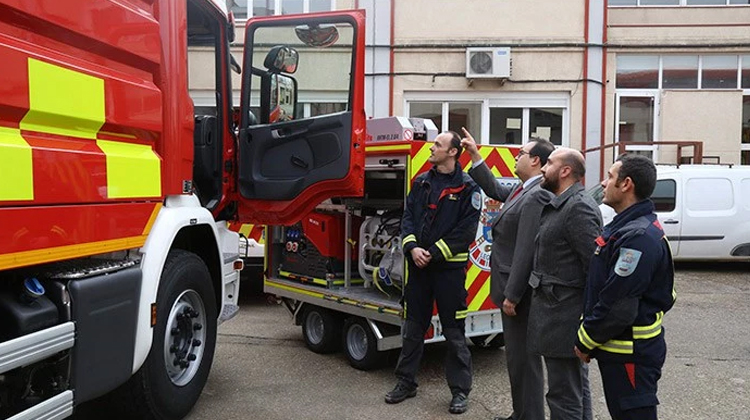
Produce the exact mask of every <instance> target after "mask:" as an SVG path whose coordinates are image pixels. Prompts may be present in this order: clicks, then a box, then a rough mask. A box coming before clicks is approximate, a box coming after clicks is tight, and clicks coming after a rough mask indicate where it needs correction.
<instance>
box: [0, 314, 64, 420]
mask: <svg viewBox="0 0 750 420" xmlns="http://www.w3.org/2000/svg"><path fill="white" fill-rule="evenodd" d="M74 343H75V324H73V323H72V322H66V323H64V324H60V325H55V326H54V327H50V328H47V329H44V330H41V331H37V332H35V333H31V334H28V335H24V336H23V337H18V338H15V339H13V340H10V341H6V342H4V343H0V373H4V372H7V371H9V370H13V369H15V368H17V367H20V366H26V365H29V364H31V363H34V362H38V361H40V360H44V359H46V358H47V357H49V356H52V355H53V354H55V353H57V352H60V351H63V350H65V349H69V348H71V347H73V344H74ZM24 418H25V417H24ZM55 418H57V417H55Z"/></svg>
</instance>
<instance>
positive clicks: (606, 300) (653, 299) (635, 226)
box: [576, 200, 675, 367]
mask: <svg viewBox="0 0 750 420" xmlns="http://www.w3.org/2000/svg"><path fill="white" fill-rule="evenodd" d="M597 245H598V246H597V248H596V252H595V255H594V257H593V258H592V260H591V268H590V270H589V280H588V283H587V285H586V303H585V309H584V319H583V323H582V324H581V327H580V328H579V330H578V334H577V337H578V339H577V342H576V346H578V348H579V349H580V350H581V351H582V352H584V353H589V354H591V355H592V356H593V357H596V358H598V359H599V360H612V361H622V362H635V363H639V364H647V365H651V366H658V367H661V366H662V364H663V363H664V357H665V355H666V346H665V344H664V334H663V330H662V327H661V319H662V316H663V314H664V313H665V312H667V311H668V310H669V309H671V308H672V305H673V303H674V299H675V293H674V268H673V266H672V253H671V251H670V249H669V243H668V242H667V239H666V237H665V236H664V231H663V230H662V227H661V225H660V224H659V221H658V220H657V218H656V215H655V214H654V204H653V203H652V202H651V200H643V201H641V202H638V203H636V204H634V205H632V206H630V207H629V208H627V209H626V210H625V211H623V212H622V213H620V214H618V215H617V216H616V217H615V218H614V219H613V220H612V222H611V223H610V224H608V225H607V226H606V227H605V228H604V232H602V235H601V236H600V237H599V238H597Z"/></svg>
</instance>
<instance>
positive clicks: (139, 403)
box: [122, 250, 217, 420]
mask: <svg viewBox="0 0 750 420" xmlns="http://www.w3.org/2000/svg"><path fill="white" fill-rule="evenodd" d="M156 301H157V313H156V326H155V327H154V339H153V343H152V345H151V351H150V353H149V355H148V358H147V359H146V362H145V363H144V364H143V366H142V367H141V368H140V370H138V372H137V373H136V374H135V375H134V376H133V377H132V378H131V379H130V381H129V382H128V383H127V384H125V386H124V388H126V389H124V390H122V391H124V392H125V393H126V394H129V397H130V398H128V400H129V401H128V402H127V407H123V408H124V409H125V410H127V411H130V412H131V413H132V415H133V418H139V419H159V420H161V419H181V418H183V417H185V416H186V415H187V413H188V412H189V411H190V410H191V409H192V407H193V405H195V403H196V401H197V400H198V397H199V396H200V394H201V391H202V390H203V386H204V385H205V384H206V380H207V379H208V373H209V370H210V368H211V363H212V361H213V357H214V350H215V347H216V318H217V308H216V299H215V297H214V290H213V285H212V283H211V276H210V274H209V272H208V268H207V267H206V264H205V263H204V262H203V260H201V259H200V258H199V257H198V256H197V255H195V254H193V253H191V252H187V251H183V250H172V251H170V253H169V255H168V256H167V262H166V264H165V265H164V269H163V271H162V276H161V282H160V284H159V292H158V295H157V299H156Z"/></svg>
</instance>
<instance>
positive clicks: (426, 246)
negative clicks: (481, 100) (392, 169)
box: [385, 132, 482, 414]
mask: <svg viewBox="0 0 750 420" xmlns="http://www.w3.org/2000/svg"><path fill="white" fill-rule="evenodd" d="M430 151H431V152H432V153H431V154H430V158H429V162H430V163H432V164H433V165H434V166H433V167H432V169H430V170H429V171H428V172H426V173H424V174H422V175H420V176H418V177H417V178H416V179H415V180H414V183H413V184H412V188H411V192H410V193H409V195H408V197H407V198H406V208H405V211H404V217H403V221H402V223H401V228H402V235H403V247H404V253H405V254H406V255H407V256H408V257H409V258H408V260H409V272H408V278H407V282H406V288H405V292H404V316H405V318H406V321H405V322H404V325H403V327H402V338H403V347H402V348H401V355H400V356H399V359H398V364H397V366H396V377H397V378H398V383H397V384H396V387H395V388H394V389H393V390H392V391H391V392H389V393H387V394H386V396H385V401H386V402H387V403H389V404H395V403H399V402H401V401H403V400H405V399H407V398H410V397H414V396H415V395H416V394H417V382H416V374H417V370H418V369H419V363H420V361H421V359H422V351H423V349H424V336H425V333H426V332H427V329H428V328H429V326H430V319H431V318H432V307H433V301H437V307H438V313H439V315H440V323H441V325H442V330H443V335H444V336H445V339H446V341H447V342H448V348H449V349H448V355H447V357H446V362H445V363H446V366H445V372H446V376H447V380H448V386H449V387H450V390H451V394H452V395H453V398H452V400H451V403H450V407H449V411H450V412H451V413H454V414H460V413H463V412H465V411H466V409H467V404H468V395H469V391H471V382H472V368H471V354H470V353H469V349H468V347H467V345H466V338H465V337H464V319H465V318H466V314H467V307H466V297H467V292H466V289H465V285H464V284H465V281H466V263H467V261H468V257H469V254H468V249H469V245H470V244H471V242H472V241H473V240H474V236H475V233H476V226H477V223H478V222H479V213H480V209H481V203H482V200H481V195H480V193H479V187H477V185H476V184H475V183H474V181H472V180H471V178H470V177H469V176H468V175H466V174H465V173H464V172H463V171H462V170H461V167H460V165H458V157H459V155H460V154H461V137H460V136H459V135H458V134H456V133H454V132H446V133H442V134H440V135H439V136H437V137H436V138H435V144H434V145H433V146H432V147H431V148H430Z"/></svg>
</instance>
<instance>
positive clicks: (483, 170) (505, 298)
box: [461, 128, 555, 420]
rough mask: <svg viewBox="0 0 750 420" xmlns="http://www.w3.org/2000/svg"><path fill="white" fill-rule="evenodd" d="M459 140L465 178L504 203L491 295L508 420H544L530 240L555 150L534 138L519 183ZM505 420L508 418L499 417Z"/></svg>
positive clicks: (523, 156) (522, 156)
mask: <svg viewBox="0 0 750 420" xmlns="http://www.w3.org/2000/svg"><path fill="white" fill-rule="evenodd" d="M463 132H464V135H465V136H466V137H464V138H463V140H461V145H462V146H464V148H465V150H466V152H467V153H469V156H471V160H472V168H471V169H470V170H469V175H470V176H471V177H472V178H473V179H474V181H475V182H476V183H477V184H478V185H479V187H480V188H482V190H483V191H484V193H485V194H486V195H487V196H488V197H490V198H493V199H495V200H498V201H501V202H503V207H502V209H501V210H500V213H499V215H498V216H497V217H496V218H495V219H494V220H493V221H492V222H491V223H492V248H491V251H492V254H491V257H490V268H491V270H492V275H491V277H490V296H491V298H492V301H493V302H494V303H495V305H497V306H498V307H500V308H502V310H503V312H502V314H501V315H502V320H503V331H504V336H505V337H504V338H505V357H506V360H507V365H508V376H509V379H510V390H511V397H512V401H513V413H512V415H511V416H510V417H507V419H511V420H543V419H544V373H543V370H542V359H541V357H540V356H539V355H536V354H530V353H529V352H528V347H527V344H526V331H527V324H528V319H529V304H530V301H531V288H530V287H529V286H528V284H529V276H530V274H531V268H532V263H533V256H534V238H535V237H536V234H537V232H538V230H539V218H540V216H541V214H542V208H543V207H544V205H545V204H546V203H548V202H549V201H550V200H551V199H552V194H550V193H549V192H548V191H546V190H543V189H541V187H540V184H541V181H542V166H544V164H545V163H547V157H548V156H549V155H550V153H552V151H553V150H555V146H554V145H553V144H552V143H550V142H549V141H547V140H542V139H535V138H532V139H530V140H529V142H528V143H526V144H525V145H524V146H523V147H522V148H521V150H520V151H519V152H518V155H516V167H515V173H516V175H517V176H518V178H520V179H521V183H520V184H518V185H515V186H508V185H504V184H502V183H500V182H499V181H498V180H497V178H495V175H493V174H492V171H490V168H489V167H487V164H486V163H484V159H483V158H482V156H481V155H480V154H479V150H478V149H477V145H476V142H475V141H474V138H473V137H472V136H471V134H470V133H469V132H468V131H467V130H466V129H465V128H464V129H463ZM496 419H497V420H506V417H497V418H496Z"/></svg>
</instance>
